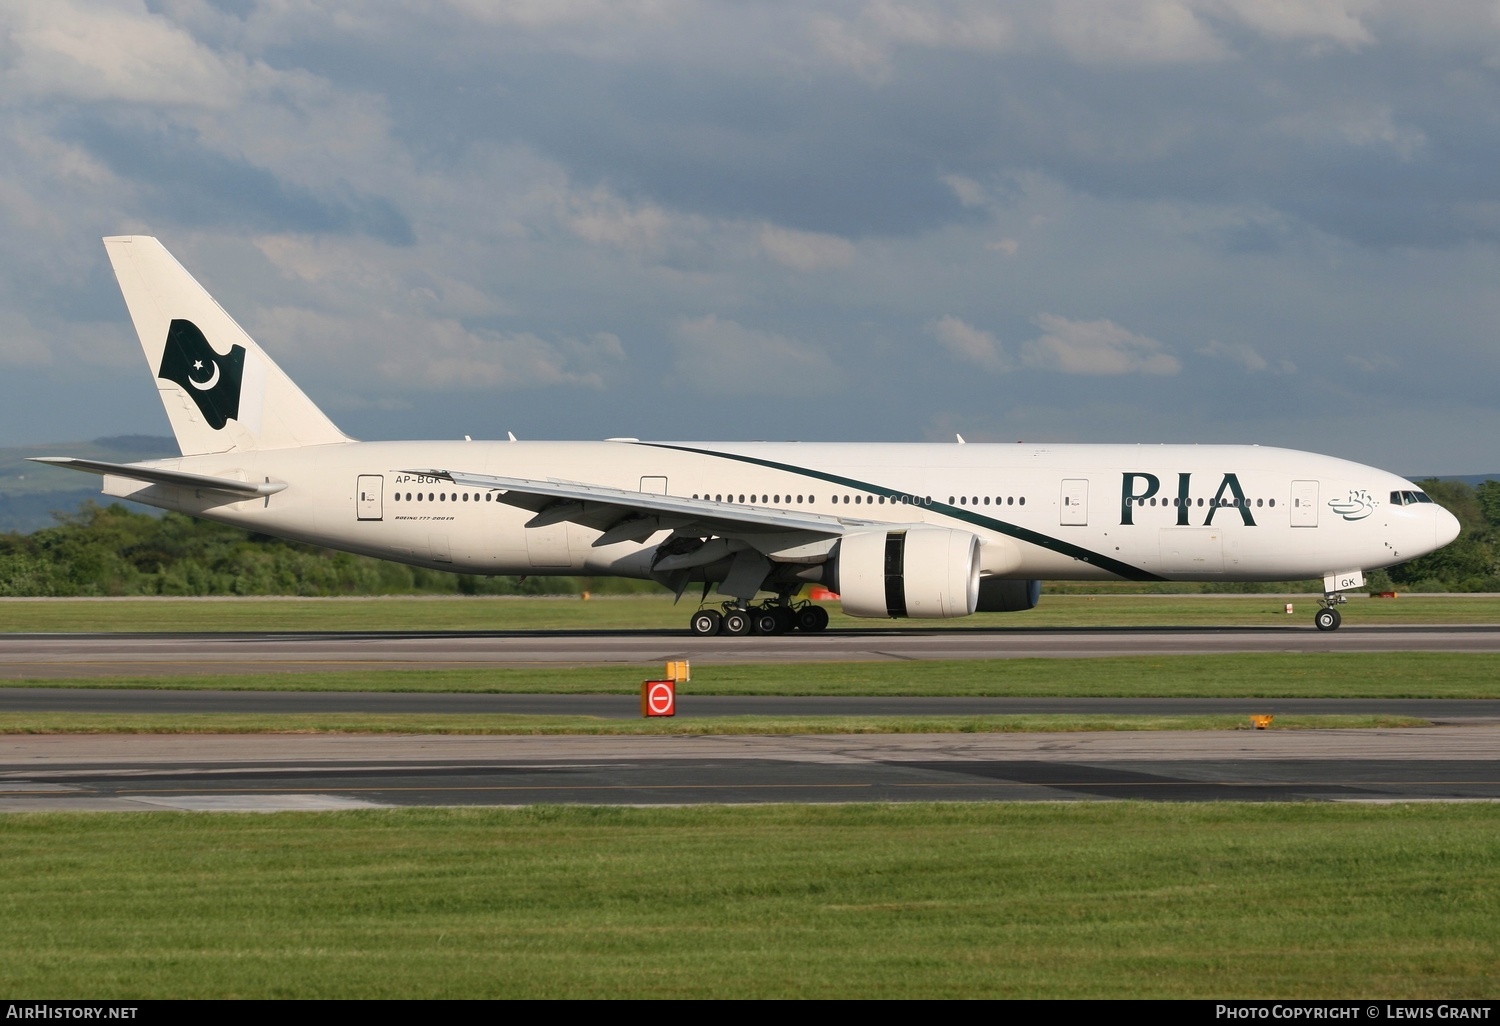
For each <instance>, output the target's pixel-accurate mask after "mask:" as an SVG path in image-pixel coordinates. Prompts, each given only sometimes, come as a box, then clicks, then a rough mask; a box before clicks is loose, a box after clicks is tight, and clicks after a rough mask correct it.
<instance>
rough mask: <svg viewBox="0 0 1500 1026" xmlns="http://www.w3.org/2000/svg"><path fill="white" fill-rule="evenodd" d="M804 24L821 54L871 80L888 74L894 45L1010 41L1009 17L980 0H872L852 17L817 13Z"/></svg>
mask: <svg viewBox="0 0 1500 1026" xmlns="http://www.w3.org/2000/svg"><path fill="white" fill-rule="evenodd" d="M809 27H810V34H811V36H812V39H813V42H814V44H815V45H816V46H817V47H818V49H819V50H820V51H821V52H822V53H823V55H824V56H825V57H828V58H829V59H831V60H832V61H834V62H835V63H837V64H840V65H842V66H844V67H847V68H851V69H853V70H854V71H856V72H859V73H860V74H862V75H866V76H868V77H870V78H873V79H876V80H882V79H884V78H885V77H886V76H887V75H888V74H889V72H890V62H891V56H892V52H893V50H894V49H895V48H896V47H898V46H915V47H923V48H926V49H935V50H968V51H975V52H980V53H999V52H1001V51H1002V50H1004V49H1006V48H1007V47H1008V46H1010V44H1011V43H1012V42H1013V40H1014V32H1013V29H1012V25H1011V21H1010V19H1009V18H1008V17H1006V15H1004V14H1002V13H1000V11H999V10H998V9H997V5H995V4H993V3H988V2H984V0H948V2H938V3H899V2H895V0H874V2H872V3H867V4H865V5H864V7H863V8H862V9H861V10H860V12H859V14H858V15H856V16H855V17H854V18H852V19H844V18H835V17H828V16H824V15H819V16H816V17H814V18H812V19H811V20H810V22H809Z"/></svg>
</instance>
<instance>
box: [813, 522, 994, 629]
mask: <svg viewBox="0 0 1500 1026" xmlns="http://www.w3.org/2000/svg"><path fill="white" fill-rule="evenodd" d="M836 572H837V578H838V585H837V588H838V592H839V599H840V601H841V602H842V604H843V607H844V612H846V613H848V614H849V615H850V616H870V617H886V616H889V617H912V618H914V619H922V620H937V619H946V618H950V617H955V616H968V615H969V614H970V613H972V612H974V610H975V609H976V608H977V606H978V603H979V539H978V538H976V537H975V536H974V535H972V534H969V533H968V532H967V531H952V530H948V529H947V528H941V527H912V528H906V529H903V530H899V531H861V532H857V533H854V534H846V535H844V537H843V538H842V539H841V540H840V542H839V551H838V557H837V566H836Z"/></svg>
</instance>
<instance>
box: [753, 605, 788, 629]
mask: <svg viewBox="0 0 1500 1026" xmlns="http://www.w3.org/2000/svg"><path fill="white" fill-rule="evenodd" d="M753 620H754V623H755V633H756V634H785V633H786V628H787V622H786V620H785V619H783V618H782V616H781V613H780V611H779V610H775V609H762V610H760V611H758V612H757V613H756V614H755V615H754V617H753Z"/></svg>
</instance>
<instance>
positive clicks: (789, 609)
mask: <svg viewBox="0 0 1500 1026" xmlns="http://www.w3.org/2000/svg"><path fill="white" fill-rule="evenodd" d="M827 626H828V610H826V609H824V608H823V607H822V606H815V605H813V604H812V603H811V602H797V603H793V602H766V603H763V604H762V605H759V606H750V607H749V608H747V609H741V608H739V607H738V606H736V605H735V604H734V603H733V602H726V603H724V607H723V610H722V612H721V611H720V610H718V609H700V610H698V611H697V612H696V613H694V614H693V618H692V620H691V621H689V623H688V629H689V630H691V631H692V632H693V633H694V634H695V635H697V636H698V637H702V638H709V637H713V636H714V635H715V634H728V635H731V636H737V635H743V634H752V633H753V634H785V633H786V632H787V631H794V630H796V631H807V632H809V633H817V632H818V631H821V630H822V629H823V628H825V627H827Z"/></svg>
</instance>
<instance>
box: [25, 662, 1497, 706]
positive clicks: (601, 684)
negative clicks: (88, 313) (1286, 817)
mask: <svg viewBox="0 0 1500 1026" xmlns="http://www.w3.org/2000/svg"><path fill="white" fill-rule="evenodd" d="M658 668H659V664H653V665H652V666H651V667H649V668H647V667H641V666H601V667H567V668H556V667H545V668H535V669H467V668H466V669H454V670H381V669H371V670H361V671H357V672H356V671H346V670H329V671H327V672H323V673H255V674H192V675H187V674H184V675H181V676H151V677H145V676H121V677H73V678H64V679H53V678H17V679H12V680H0V688H3V687H47V688H155V689H173V690H225V691H398V692H477V693H496V694H500V693H507V694H636V693H639V691H640V686H641V681H642V679H643V678H644V677H646V676H648V675H650V674H651V673H652V672H654V671H655V670H656V669H658ZM682 690H683V693H684V694H687V695H694V694H697V695H871V696H897V695H913V696H941V695H950V696H969V697H978V696H994V697H1017V698H1020V697H1032V698H1051V697H1064V696H1070V697H1080V698H1083V697H1094V698H1142V697H1159V698H1240V697H1246V698H1500V653H1483V652H1478V653H1474V652H1457V653H1455V652H1379V653H1373V652H1325V653H1312V654H1304V653H1280V652H1274V653H1236V654H1226V655H1203V656H1188V655H1167V656H1119V657H1106V658H1098V659H990V660H948V661H936V660H935V661H932V662H927V661H922V662H905V661H902V662H896V661H892V662H881V663H876V662H868V663H800V664H770V665H767V664H754V665H731V666H705V665H702V664H695V666H694V670H693V680H692V681H691V682H690V683H689V684H687V685H686V686H684V688H683V689H682Z"/></svg>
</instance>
